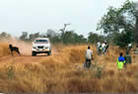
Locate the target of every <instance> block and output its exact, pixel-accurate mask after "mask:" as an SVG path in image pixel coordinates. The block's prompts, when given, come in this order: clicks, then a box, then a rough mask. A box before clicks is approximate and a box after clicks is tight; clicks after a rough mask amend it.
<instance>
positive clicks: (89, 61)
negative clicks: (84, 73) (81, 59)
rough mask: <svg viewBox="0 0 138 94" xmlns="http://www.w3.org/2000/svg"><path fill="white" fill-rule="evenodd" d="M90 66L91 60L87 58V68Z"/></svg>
mask: <svg viewBox="0 0 138 94" xmlns="http://www.w3.org/2000/svg"><path fill="white" fill-rule="evenodd" d="M90 66H91V60H90V59H89V60H88V68H90Z"/></svg>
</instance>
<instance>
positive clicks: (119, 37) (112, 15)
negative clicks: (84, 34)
mask: <svg viewBox="0 0 138 94" xmlns="http://www.w3.org/2000/svg"><path fill="white" fill-rule="evenodd" d="M135 13H136V10H135V7H134V3H133V2H130V1H129V0H127V1H126V2H125V3H124V4H123V6H122V7H121V8H113V7H110V8H109V9H108V12H107V14H105V15H104V16H103V17H102V19H101V21H100V23H98V26H97V30H102V31H103V32H104V33H105V34H108V35H110V37H111V36H112V37H113V42H114V43H115V44H116V45H119V46H120V47H125V46H126V45H127V44H128V43H130V42H133V38H132V37H133V32H134V30H135V19H136V16H135ZM114 34H115V35H114ZM125 39H126V40H125Z"/></svg>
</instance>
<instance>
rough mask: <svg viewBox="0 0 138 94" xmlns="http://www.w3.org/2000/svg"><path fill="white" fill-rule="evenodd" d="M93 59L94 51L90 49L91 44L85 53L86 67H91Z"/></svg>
mask: <svg viewBox="0 0 138 94" xmlns="http://www.w3.org/2000/svg"><path fill="white" fill-rule="evenodd" d="M91 60H93V51H92V50H91V49H90V46H88V49H87V50H86V53H85V66H86V68H90V66H91Z"/></svg>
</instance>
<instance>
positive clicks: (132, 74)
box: [0, 45, 138, 93]
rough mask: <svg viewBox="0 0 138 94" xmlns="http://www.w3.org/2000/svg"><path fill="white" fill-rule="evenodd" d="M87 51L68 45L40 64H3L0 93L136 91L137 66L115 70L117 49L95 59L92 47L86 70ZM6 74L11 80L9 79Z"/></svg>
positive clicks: (137, 84) (112, 48)
mask: <svg viewBox="0 0 138 94" xmlns="http://www.w3.org/2000/svg"><path fill="white" fill-rule="evenodd" d="M86 49H87V46H85V45H79V46H67V47H64V48H63V49H62V50H60V49H58V54H56V55H53V56H50V57H47V58H43V59H40V61H39V62H31V63H27V62H26V63H20V62H12V61H9V62H8V63H2V64H1V65H0V92H5V93H6V92H13V93H14V92H16V93H89V92H106V93H107V92H110V93H112V92H138V80H137V79H138V72H137V71H138V63H132V64H131V65H128V66H127V68H125V69H123V70H121V71H119V70H117V67H116V59H117V57H118V54H119V50H118V48H117V47H111V48H110V50H109V52H108V53H107V55H102V56H97V55H96V48H95V47H94V46H92V50H93V51H94V61H93V62H92V63H93V65H92V67H91V68H90V69H89V70H88V69H84V68H83V63H84V61H85V59H84V54H85V50H86ZM59 50H60V51H59ZM24 59H26V58H24ZM27 59H28V58H27ZM137 60H138V59H137ZM10 68H12V70H10ZM9 72H11V74H10V76H11V75H12V76H11V77H12V79H9V75H8V73H9Z"/></svg>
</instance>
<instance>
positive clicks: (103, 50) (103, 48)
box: [102, 42, 106, 54]
mask: <svg viewBox="0 0 138 94" xmlns="http://www.w3.org/2000/svg"><path fill="white" fill-rule="evenodd" d="M105 46H106V45H105V42H103V43H102V53H103V54H104V53H105Z"/></svg>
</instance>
